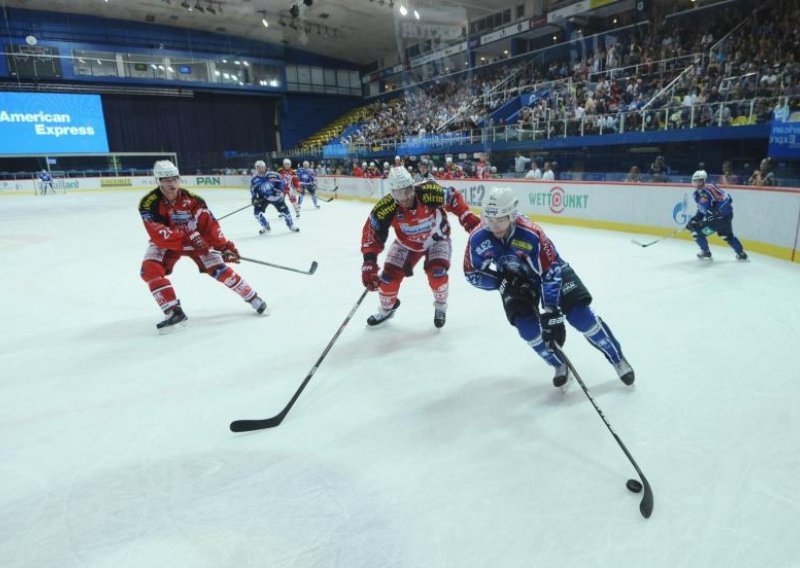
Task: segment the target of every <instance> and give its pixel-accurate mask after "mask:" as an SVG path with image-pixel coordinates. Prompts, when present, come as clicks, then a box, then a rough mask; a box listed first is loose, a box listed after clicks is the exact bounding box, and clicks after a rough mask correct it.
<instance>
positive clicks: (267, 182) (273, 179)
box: [250, 160, 300, 235]
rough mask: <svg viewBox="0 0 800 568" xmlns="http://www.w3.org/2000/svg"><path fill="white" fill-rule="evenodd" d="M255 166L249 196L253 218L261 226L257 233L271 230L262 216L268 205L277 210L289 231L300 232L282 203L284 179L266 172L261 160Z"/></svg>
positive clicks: (275, 173)
mask: <svg viewBox="0 0 800 568" xmlns="http://www.w3.org/2000/svg"><path fill="white" fill-rule="evenodd" d="M255 166H256V175H255V176H253V179H251V180H250V196H251V202H252V204H253V216H254V217H255V218H256V221H258V224H259V225H260V226H261V229H259V231H258V233H259V234H261V235H263V234H264V233H266V232H268V231H270V230H271V228H270V226H269V221H267V217H266V216H265V215H264V211H266V209H267V206H268V205H273V206H274V207H275V209H277V210H278V214H279V215H280V216H281V217H283V220H284V221H285V222H286V226H287V227H289V230H291V231H294V232H295V233H296V232H298V231H300V228H299V227H298V226H297V225H295V224H294V221H293V220H292V215H291V213H289V208H288V207H287V206H286V202H285V201H284V184H285V183H286V182H285V181H284V179H283V178H282V177H281V175H280V174H279V173H277V172H269V171H267V165H266V164H265V163H264V162H263V160H259V161H257V162H256V164H255Z"/></svg>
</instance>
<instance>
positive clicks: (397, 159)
mask: <svg viewBox="0 0 800 568" xmlns="http://www.w3.org/2000/svg"><path fill="white" fill-rule="evenodd" d="M394 161H395V162H401V161H402V160H401V159H400V156H395V157H394Z"/></svg>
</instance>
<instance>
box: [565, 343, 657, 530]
mask: <svg viewBox="0 0 800 568" xmlns="http://www.w3.org/2000/svg"><path fill="white" fill-rule="evenodd" d="M551 348H552V349H553V351H554V352H555V353H556V355H558V356H559V357H561V358H562V359H563V360H564V362H565V363H566V364H567V367H569V370H570V371H571V372H572V374H573V375H575V380H576V381H578V384H579V385H580V386H581V388H582V389H583V392H584V394H585V395H586V398H588V399H589V402H591V403H592V406H594V409H595V410H596V411H597V414H598V415H599V416H600V418H602V420H603V422H604V423H605V425H606V428H608V431H609V432H611V434H612V435H613V436H614V439H615V440H616V441H617V444H619V447H620V448H622V451H623V452H624V453H625V455H626V456H627V457H628V459H629V460H630V462H631V464H633V468H634V469H635V470H636V473H638V474H639V478H640V479H641V480H642V485H643V486H644V495H643V496H642V501H641V503H639V511H640V512H641V513H642V516H643V517H644V518H645V519H649V518H650V515H651V514H652V513H653V490H652V488H651V487H650V483H648V481H647V478H646V477H645V476H644V474H643V473H642V470H641V469H639V465H638V464H637V463H636V460H634V459H633V456H632V455H631V453H630V452H629V451H628V448H626V447H625V444H623V443H622V440H621V439H620V437H619V436H617V433H616V432H614V429H613V428H612V427H611V424H609V422H608V420H607V419H606V417H605V415H604V414H603V411H602V410H600V407H599V406H597V403H596V402H595V401H594V399H593V398H592V395H591V394H589V389H587V388H586V383H584V382H583V379H581V376H580V375H579V374H578V371H576V370H575V367H574V366H573V365H572V362H571V361H570V360H569V359H568V358H567V356H566V355H564V352H563V351H562V350H561V349H560V348H559V347H558V346H557V345H552V347H551Z"/></svg>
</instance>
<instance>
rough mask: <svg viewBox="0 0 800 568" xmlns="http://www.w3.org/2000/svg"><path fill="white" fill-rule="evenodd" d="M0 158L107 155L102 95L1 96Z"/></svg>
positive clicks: (34, 94)
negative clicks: (30, 155) (3, 156)
mask: <svg viewBox="0 0 800 568" xmlns="http://www.w3.org/2000/svg"><path fill="white" fill-rule="evenodd" d="M0 128H2V131H3V136H2V137H0V154H36V155H39V156H41V155H42V154H48V153H52V154H58V153H62V154H69V153H95V154H102V153H105V152H108V139H107V138H106V125H105V120H104V118H103V107H102V104H101V102H100V96H99V95H65V94H54V93H0Z"/></svg>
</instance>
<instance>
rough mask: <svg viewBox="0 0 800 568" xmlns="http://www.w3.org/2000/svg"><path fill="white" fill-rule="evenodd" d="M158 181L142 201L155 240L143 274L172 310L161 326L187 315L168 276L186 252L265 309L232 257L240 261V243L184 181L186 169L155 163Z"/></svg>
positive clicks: (260, 310) (160, 300) (161, 303)
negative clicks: (182, 175) (234, 266)
mask: <svg viewBox="0 0 800 568" xmlns="http://www.w3.org/2000/svg"><path fill="white" fill-rule="evenodd" d="M153 175H154V176H155V178H156V182H157V183H158V187H157V188H155V189H154V190H152V191H150V192H149V193H148V194H147V195H145V196H144V197H143V198H142V199H141V201H140V202H139V214H140V215H141V217H142V221H143V222H144V226H145V229H146V230H147V234H148V236H149V237H150V243H149V245H148V247H147V252H146V253H145V256H144V260H143V261H142V268H141V273H140V274H141V277H142V280H144V281H145V282H146V283H147V286H148V287H149V288H150V292H151V293H152V294H153V298H155V300H156V302H157V303H158V306H159V307H160V308H161V310H162V311H163V312H164V315H165V316H166V317H165V319H164V321H162V322H160V323H159V324H158V325H157V326H156V327H157V328H158V329H163V328H167V327H170V326H173V325H175V324H177V323H180V322H182V321H184V320H186V314H185V313H184V312H183V309H182V308H181V302H180V300H178V298H177V296H176V294H175V290H174V289H173V287H172V283H171V282H170V281H169V279H168V278H167V276H168V275H169V274H171V273H172V269H173V267H174V266H175V263H176V262H178V260H179V259H180V258H181V257H184V256H188V257H189V258H191V259H192V260H193V261H194V262H195V264H196V265H197V267H198V268H199V269H200V272H205V273H206V274H208V275H209V276H211V277H212V278H214V279H215V280H217V281H218V282H221V283H222V284H224V285H225V286H227V287H228V288H230V289H231V290H233V291H234V292H235V293H236V294H238V295H239V296H240V297H241V298H242V299H243V300H244V301H245V302H247V303H249V304H250V305H251V306H252V307H253V309H255V310H256V311H257V312H258V313H259V314H262V313H264V312H265V310H266V309H267V303H266V302H265V301H264V300H262V299H261V298H260V297H259V296H258V294H256V291H255V290H253V289H252V288H251V287H250V285H249V284H248V283H247V282H246V281H245V280H244V279H243V278H242V277H241V276H239V275H238V274H237V273H236V272H234V270H233V269H232V268H230V267H229V266H227V265H226V264H225V263H226V262H233V263H236V262H239V251H238V250H236V245H234V244H233V242H232V241H229V240H228V239H227V238H226V237H225V235H224V234H223V233H222V228H221V227H220V226H219V223H218V222H217V220H216V219H214V215H213V214H212V213H211V211H210V210H209V209H208V206H207V205H206V202H205V201H204V200H203V199H202V198H201V197H199V196H197V195H194V194H192V193H190V192H188V191H186V190H185V189H183V188H181V186H180V173H179V172H178V168H177V167H175V165H174V164H173V163H172V162H170V161H168V160H163V161H158V162H156V163H155V165H154V166H153Z"/></svg>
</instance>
